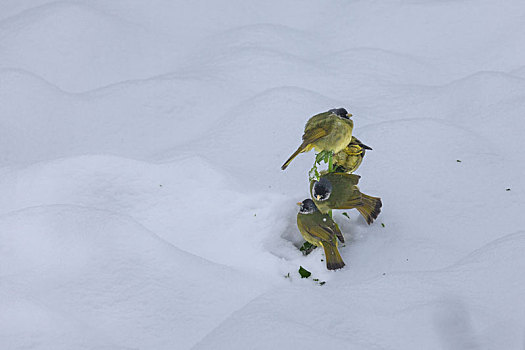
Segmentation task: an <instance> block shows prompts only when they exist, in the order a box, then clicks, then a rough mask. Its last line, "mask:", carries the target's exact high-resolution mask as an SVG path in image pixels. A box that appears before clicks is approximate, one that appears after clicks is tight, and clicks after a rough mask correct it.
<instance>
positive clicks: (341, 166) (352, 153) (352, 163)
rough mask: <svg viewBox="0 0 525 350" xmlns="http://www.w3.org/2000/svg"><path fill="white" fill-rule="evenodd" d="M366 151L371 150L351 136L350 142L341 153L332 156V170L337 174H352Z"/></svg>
mask: <svg viewBox="0 0 525 350" xmlns="http://www.w3.org/2000/svg"><path fill="white" fill-rule="evenodd" d="M367 149H370V150H371V149H372V148H370V147H368V146H366V145H365V144H363V143H362V142H361V141H359V140H358V139H357V138H356V137H354V136H352V141H350V143H349V144H348V145H347V146H346V147H345V148H344V149H343V150H342V151H340V152H338V153H336V154H334V168H335V169H336V171H337V172H344V173H349V174H350V173H353V172H354V171H356V170H357V168H359V166H360V165H361V162H362V161H363V158H364V156H365V150H367Z"/></svg>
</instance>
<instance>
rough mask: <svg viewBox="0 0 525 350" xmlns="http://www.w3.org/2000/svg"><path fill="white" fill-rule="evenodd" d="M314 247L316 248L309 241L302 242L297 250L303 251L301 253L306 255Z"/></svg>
mask: <svg viewBox="0 0 525 350" xmlns="http://www.w3.org/2000/svg"><path fill="white" fill-rule="evenodd" d="M315 248H317V247H316V246H315V245H313V244H311V243H309V242H304V244H303V245H302V246H301V248H299V250H300V251H302V252H303V255H308V254H310V253H311V252H312V251H313V250H314V249H315Z"/></svg>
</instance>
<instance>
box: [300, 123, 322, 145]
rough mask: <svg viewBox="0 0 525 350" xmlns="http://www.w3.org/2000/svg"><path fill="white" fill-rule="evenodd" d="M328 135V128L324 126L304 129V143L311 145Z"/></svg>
mask: <svg viewBox="0 0 525 350" xmlns="http://www.w3.org/2000/svg"><path fill="white" fill-rule="evenodd" d="M326 135H328V130H327V129H326V128H322V127H315V128H312V129H308V130H305V131H304V134H303V145H304V144H306V145H311V144H312V143H313V142H315V141H317V140H319V139H320V138H321V137H324V136H326Z"/></svg>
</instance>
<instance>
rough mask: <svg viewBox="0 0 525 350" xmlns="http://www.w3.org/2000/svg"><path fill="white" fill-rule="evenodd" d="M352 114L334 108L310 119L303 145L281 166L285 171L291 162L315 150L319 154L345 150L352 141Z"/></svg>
mask: <svg viewBox="0 0 525 350" xmlns="http://www.w3.org/2000/svg"><path fill="white" fill-rule="evenodd" d="M350 117H352V114H350V113H348V112H347V110H346V109H344V108H334V109H330V110H329V111H327V112H324V113H319V114H316V115H314V116H313V117H311V118H310V119H308V121H307V122H306V125H305V127H304V133H303V143H301V145H300V146H299V147H298V148H297V150H296V151H295V152H294V153H293V154H292V155H291V156H290V158H288V160H287V161H286V162H285V163H284V164H283V165H282V166H281V169H282V170H284V169H286V168H287V167H288V165H289V164H290V163H291V161H292V160H293V159H294V158H295V157H296V156H297V155H298V154H299V153H302V152H308V151H310V150H311V149H312V148H315V150H316V151H317V152H321V151H332V152H334V153H337V152H339V151H341V150H342V149H344V148H345V147H346V146H347V145H348V144H349V143H350V141H351V139H352V129H353V128H354V122H353V121H352V119H350Z"/></svg>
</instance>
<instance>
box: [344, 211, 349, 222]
mask: <svg viewBox="0 0 525 350" xmlns="http://www.w3.org/2000/svg"><path fill="white" fill-rule="evenodd" d="M343 215H344V216H346V217H347V218H348V220H350V216H349V215H348V213H347V212H346V211H345V212H343Z"/></svg>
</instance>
